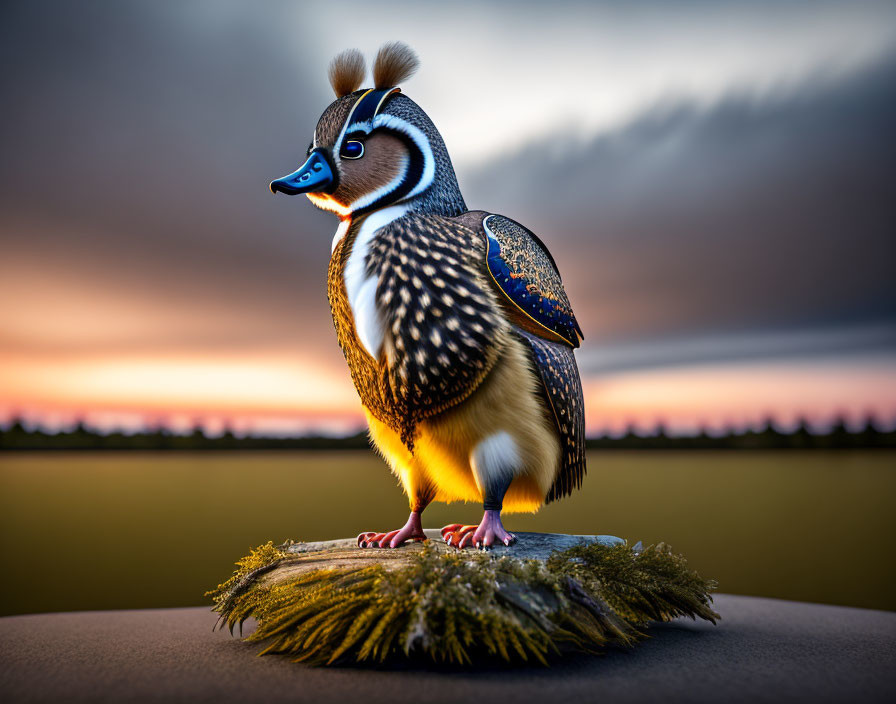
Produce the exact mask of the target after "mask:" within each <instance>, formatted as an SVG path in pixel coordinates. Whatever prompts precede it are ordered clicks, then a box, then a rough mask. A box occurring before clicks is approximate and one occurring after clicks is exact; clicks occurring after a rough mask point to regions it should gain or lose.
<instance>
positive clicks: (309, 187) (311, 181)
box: [271, 147, 336, 196]
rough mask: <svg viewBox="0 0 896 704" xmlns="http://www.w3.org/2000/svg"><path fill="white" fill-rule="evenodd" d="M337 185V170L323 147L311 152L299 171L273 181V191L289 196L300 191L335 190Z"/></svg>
mask: <svg viewBox="0 0 896 704" xmlns="http://www.w3.org/2000/svg"><path fill="white" fill-rule="evenodd" d="M335 187H336V170H335V169H334V168H333V166H332V165H331V164H330V160H329V159H328V158H327V154H326V152H325V151H324V149H323V148H322V147H318V148H317V149H315V150H314V151H313V152H311V156H309V157H308V160H307V161H306V162H305V163H304V164H302V166H301V168H300V169H299V170H298V171H295V172H293V173H291V174H290V175H289V176H284V177H283V178H278V179H277V180H276V181H271V193H277V192H278V191H279V192H280V193H285V194H286V195H288V196H294V195H296V194H298V193H327V192H331V191H333V190H335Z"/></svg>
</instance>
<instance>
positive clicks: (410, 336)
mask: <svg viewBox="0 0 896 704" xmlns="http://www.w3.org/2000/svg"><path fill="white" fill-rule="evenodd" d="M484 256H485V242H484V241H483V239H482V236H481V234H480V233H479V232H478V231H477V230H476V229H474V228H471V227H469V226H467V225H465V224H463V223H461V222H458V221H455V220H452V219H448V218H443V217H439V216H433V215H407V216H404V217H402V218H399V219H397V220H394V221H393V222H392V223H390V224H389V225H386V226H385V227H383V228H381V229H380V230H378V231H377V234H376V237H375V238H374V240H373V241H372V242H371V245H370V249H369V252H368V255H367V262H366V267H367V275H368V276H375V277H377V280H378V284H377V289H376V302H377V309H378V313H379V315H380V316H381V321H382V324H383V327H384V330H385V335H384V354H383V364H384V374H385V377H386V382H387V383H386V384H385V386H386V387H387V388H386V389H385V390H384V393H386V394H387V395H388V396H389V397H390V398H389V402H390V404H392V410H393V412H392V413H390V415H391V416H392V417H393V418H399V419H401V420H400V421H399V422H400V424H401V427H397V428H393V429H394V430H395V431H396V432H398V433H400V435H401V438H402V441H403V442H404V443H405V444H406V445H407V446H408V447H413V438H414V434H415V430H416V426H417V424H418V423H419V422H420V421H421V420H423V419H425V418H427V417H429V416H431V415H434V414H436V413H439V412H441V411H443V410H445V409H447V408H450V407H452V406H454V405H456V404H458V403H460V402H462V401H463V400H465V399H466V398H467V397H468V396H469V395H470V394H471V393H472V392H473V391H474V390H475V389H476V387H477V386H479V384H480V382H481V381H482V380H483V379H484V378H485V376H486V374H488V372H489V371H490V370H491V369H492V367H493V366H494V364H495V362H496V360H497V358H498V356H499V354H500V351H501V349H502V348H503V347H504V345H506V344H507V341H508V340H509V336H510V335H512V332H511V327H510V324H509V323H508V322H507V320H506V319H505V318H504V316H503V315H502V314H501V307H500V305H499V304H498V302H497V295H496V293H495V292H494V290H493V289H492V287H491V285H490V284H489V281H488V275H487V273H486V272H484V271H483V269H482V265H481V262H482V259H483V257H484Z"/></svg>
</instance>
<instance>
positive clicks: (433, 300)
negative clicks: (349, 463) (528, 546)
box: [270, 42, 586, 549]
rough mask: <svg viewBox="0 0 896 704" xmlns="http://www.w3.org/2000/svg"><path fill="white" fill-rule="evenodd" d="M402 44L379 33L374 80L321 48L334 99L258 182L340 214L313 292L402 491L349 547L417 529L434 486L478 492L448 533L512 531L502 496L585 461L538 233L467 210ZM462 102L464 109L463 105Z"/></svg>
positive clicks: (483, 542)
mask: <svg viewBox="0 0 896 704" xmlns="http://www.w3.org/2000/svg"><path fill="white" fill-rule="evenodd" d="M418 66H419V59H418V58H417V55H416V54H415V52H414V51H413V50H412V49H411V48H410V47H409V46H407V45H406V44H404V43H401V42H388V43H386V44H384V45H383V46H382V47H381V48H380V49H379V51H378V53H377V54H376V57H375V61H374V64H373V70H372V78H373V87H372V88H362V87H361V86H362V84H363V83H364V80H365V77H366V63H365V60H364V56H363V54H361V52H359V51H358V50H357V49H348V50H345V51H343V52H341V53H340V54H338V55H337V56H336V57H335V58H334V59H333V60H332V62H331V63H330V65H329V71H328V73H329V80H330V84H331V86H332V88H333V91H334V93H335V94H336V99H335V100H334V101H333V102H332V103H331V104H330V105H329V106H328V107H327V108H326V109H325V110H324V111H323V113H322V114H321V116H320V118H319V120H318V122H317V124H316V126H315V128H314V131H313V136H312V140H311V143H310V145H309V146H308V150H307V154H306V157H307V158H306V160H305V162H304V163H303V164H302V165H301V166H300V167H299V168H298V169H297V170H296V171H294V172H293V173H290V174H289V175H287V176H284V177H282V178H278V179H276V180H274V181H272V182H271V183H270V190H271V191H272V192H273V193H275V194H276V193H283V194H287V195H298V194H305V195H306V196H307V197H308V199H310V200H311V202H312V203H313V204H314V205H315V206H317V207H318V208H321V209H323V210H326V211H329V212H331V213H334V214H335V215H336V216H337V217H338V219H339V225H338V227H337V230H336V234H335V236H334V238H333V242H332V248H331V256H330V260H329V265H328V271H327V294H328V299H329V303H330V308H331V312H332V316H333V323H334V326H335V328H336V337H337V340H338V342H339V345H340V346H341V348H342V351H343V354H344V356H345V359H346V362H347V364H348V368H349V371H350V373H351V377H352V380H353V382H354V386H355V388H356V390H357V392H358V395H359V397H360V401H361V404H362V406H363V409H364V413H365V416H366V419H367V423H368V428H369V437H370V441H371V444H372V445H373V447H374V448H375V449H376V450H377V451H378V452H379V453H380V454H381V456H382V457H383V458H384V460H385V461H386V463H387V464H388V465H389V467H390V468H391V470H392V472H393V473H394V474H395V475H396V476H397V478H398V480H399V482H400V484H401V486H402V488H403V490H404V492H405V494H406V495H407V497H408V502H409V508H410V515H409V517H408V519H407V522H406V523H405V524H404V526H403V527H401V528H398V529H395V530H390V531H384V532H377V531H366V532H362V533H361V534H360V535H359V536H358V538H357V542H358V547H360V548H396V547H399V546H401V545H404V544H405V543H408V542H419V541H423V540H425V539H426V535H425V533H424V531H423V524H422V513H423V511H424V509H426V507H427V506H428V505H429V504H430V503H432V502H433V501H436V502H444V503H451V502H453V501H465V502H470V501H472V502H481V503H482V507H483V516H482V519H481V521H480V522H479V523H478V524H476V525H463V524H459V523H453V524H450V525H447V526H445V527H443V528H442V529H441V536H442V538H443V539H444V540H445V541H446V542H447V543H448V545H450V546H452V547H455V548H459V549H463V548H481V549H487V548H489V547H490V546H493V545H499V544H503V545H505V546H510V545H512V544H513V543H514V542H515V541H516V539H517V536H516V535H515V534H513V533H510V532H509V531H508V530H507V529H506V528H505V527H504V524H503V521H502V513H519V512H530V513H531V512H535V511H537V510H538V509H539V508H540V507H541V506H542V505H544V504H545V503H550V502H552V501H556V500H558V499H561V498H563V497H566V496H568V495H570V494H571V493H572V492H573V491H574V490H576V489H578V488H580V487H581V485H582V481H583V478H584V476H585V471H586V465H585V452H584V450H585V447H584V442H585V407H584V400H583V395H582V383H581V378H580V376H579V371H578V368H577V366H576V360H575V355H574V351H575V349H577V348H578V347H579V346H580V342H581V340H583V339H584V336H583V334H582V330H581V328H580V327H579V324H578V322H577V321H576V318H575V315H574V314H573V311H572V307H571V306H570V303H569V298H568V296H567V294H566V292H565V290H564V287H563V283H562V280H561V277H560V273H559V270H558V267H557V264H556V262H555V260H554V258H553V257H552V256H551V254H550V252H549V251H548V248H547V246H546V245H545V244H544V243H543V242H542V241H541V240H540V239H539V238H538V237H537V236H536V235H535V234H534V233H533V232H531V231H530V230H528V229H527V228H526V227H524V226H523V225H521V224H519V223H518V222H516V221H515V220H512V219H510V218H509V217H507V216H504V215H501V214H497V213H491V212H488V211H483V210H469V209H468V208H467V206H466V203H465V201H464V198H463V196H462V195H461V191H460V187H459V185H458V180H457V176H456V174H455V170H454V167H453V165H452V162H451V158H450V157H449V155H448V150H447V148H446V146H445V142H444V140H443V139H442V136H441V135H440V133H439V131H438V130H437V129H436V127H435V125H434V124H433V122H432V120H431V119H430V117H429V116H428V115H427V114H426V112H424V110H423V109H422V108H421V107H419V106H418V105H417V103H415V102H414V101H413V100H411V99H410V98H409V97H408V96H407V95H405V93H404V92H403V91H402V90H401V88H400V85H399V84H401V83H403V82H405V81H407V80H408V79H409V78H410V77H411V76H412V75H413V74H414V73H415V72H416V70H417V68H418ZM471 109H477V108H476V107H475V106H471Z"/></svg>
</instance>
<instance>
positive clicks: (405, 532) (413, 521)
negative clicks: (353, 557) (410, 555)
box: [358, 499, 429, 548]
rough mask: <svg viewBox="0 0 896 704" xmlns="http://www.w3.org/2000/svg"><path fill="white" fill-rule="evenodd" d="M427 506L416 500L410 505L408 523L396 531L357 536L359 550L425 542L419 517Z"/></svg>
mask: <svg viewBox="0 0 896 704" xmlns="http://www.w3.org/2000/svg"><path fill="white" fill-rule="evenodd" d="M428 504H429V501H426V502H425V503H424V502H423V501H422V500H420V499H417V500H416V501H415V502H414V503H412V504H411V515H410V516H408V522H407V523H405V524H404V527H402V528H399V529H398V530H393V531H389V532H388V533H361V534H360V535H359V536H358V547H359V548H397V547H398V546H399V545H402V544H404V543H406V542H407V541H408V540H413V541H414V542H415V543H419V542H420V541H421V540H426V534H425V533H424V532H423V523H422V522H421V520H420V516H421V514H422V513H423V509H424V508H426V506H427V505H428Z"/></svg>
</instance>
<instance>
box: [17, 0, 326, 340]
mask: <svg viewBox="0 0 896 704" xmlns="http://www.w3.org/2000/svg"><path fill="white" fill-rule="evenodd" d="M269 10H270V11H269V12H267V13H263V14H264V16H263V17H259V16H258V14H259V13H253V11H252V8H251V7H250V6H249V5H245V6H237V7H234V6H231V5H229V4H224V3H212V4H211V6H209V5H203V4H196V3H176V2H165V3H121V2H91V3H53V4H51V5H45V4H43V3H19V4H16V5H10V4H4V10H3V19H2V22H0V26H2V30H0V31H2V37H0V57H2V65H3V66H4V70H3V74H2V78H0V89H2V93H3V96H4V110H3V116H2V142H3V158H2V160H0V212H2V215H0V228H2V229H0V232H2V237H3V252H4V259H5V265H4V266H5V267H17V268H18V269H21V268H22V267H27V268H29V273H30V274H31V275H32V278H33V284H34V285H35V286H41V285H42V284H51V283H52V282H53V280H54V279H55V278H56V277H57V276H58V275H60V274H64V275H65V276H66V277H68V278H77V277H78V276H80V277H81V279H82V280H83V283H84V285H87V286H101V287H103V288H104V289H105V290H107V291H108V293H109V295H110V296H115V295H128V296H134V297H137V298H149V299H153V300H156V301H158V302H159V304H160V305H162V306H170V307H177V306H185V307H187V308H189V309H191V310H193V311H195V317H196V325H195V328H194V330H193V333H192V337H193V338H194V339H189V338H190V337H191V334H190V333H189V332H188V333H187V334H186V335H184V334H183V331H178V339H177V341H176V343H177V344H186V345H190V344H192V345H195V344H202V343H204V342H207V343H217V342H222V341H223V342H228V341H229V343H239V341H240V340H247V339H252V340H253V341H254V342H258V341H259V338H261V339H262V341H263V340H264V338H265V337H267V338H269V339H273V338H277V337H278V335H279V336H282V337H280V338H279V339H281V340H282V339H283V337H286V338H289V337H293V338H294V337H296V336H298V335H299V334H303V328H304V334H307V331H308V328H309V327H310V329H311V330H312V331H315V330H317V331H321V332H326V333H327V334H329V328H330V325H331V324H330V322H329V319H328V313H327V310H326V303H325V294H324V289H323V282H324V276H325V262H326V260H327V257H328V254H329V249H328V246H329V235H328V234H327V233H328V232H331V231H332V230H333V229H335V227H334V226H333V224H332V223H331V222H329V221H330V218H328V217H327V216H325V215H323V214H321V213H317V212H316V211H314V209H313V208H311V207H309V206H308V204H307V202H305V201H304V199H303V200H302V201H298V200H293V201H288V200H286V199H282V198H281V199H275V198H274V197H273V196H272V194H271V193H270V192H269V191H268V190H267V183H268V181H270V180H271V179H272V178H276V177H278V176H280V175H282V174H283V173H287V172H288V171H291V170H292V169H293V168H295V166H296V164H297V162H298V161H299V160H300V159H301V158H303V155H304V150H305V147H306V146H307V142H308V140H309V138H310V135H311V131H312V129H313V125H314V124H315V122H316V119H317V116H318V115H319V113H320V111H321V110H322V108H323V107H324V106H325V105H326V104H327V103H328V102H329V100H330V97H329V95H328V94H327V88H326V81H325V79H324V76H323V69H321V75H320V76H317V77H316V78H317V80H314V81H310V78H311V77H310V71H306V72H304V73H303V72H300V71H297V70H296V67H297V64H300V63H301V60H302V56H301V54H296V53H289V52H300V51H301V42H300V41H296V38H297V37H300V36H301V32H302V28H301V27H285V26H281V25H282V23H279V22H277V21H276V14H277V13H276V12H275V10H276V8H275V7H273V6H271V7H269ZM272 19H274V20H275V21H272ZM320 61H322V60H318V62H320ZM324 65H325V64H324ZM306 81H308V82H306ZM23 293H24V292H23ZM26 295H27V294H26ZM222 310H231V311H232V312H233V319H232V320H230V321H229V324H230V326H231V327H230V329H229V330H228V329H227V324H228V321H222V320H221V319H220V318H221V316H220V315H216V316H215V317H216V318H217V320H216V323H215V324H216V325H217V329H212V328H213V326H210V325H207V324H206V321H205V320H204V318H205V316H204V313H205V312H208V314H209V317H212V311H215V312H216V313H220V311H222ZM237 323H239V324H237ZM311 337H314V335H312V336H311ZM221 338H223V340H222V339H221ZM328 340H329V337H328ZM103 342H104V343H111V342H113V340H104V341H103ZM131 342H137V343H139V342H141V341H139V340H131ZM142 342H143V343H144V344H146V343H152V342H153V341H149V340H144V341H142ZM155 342H160V343H163V344H164V343H174V342H175V341H173V340H166V341H161V340H155Z"/></svg>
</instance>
